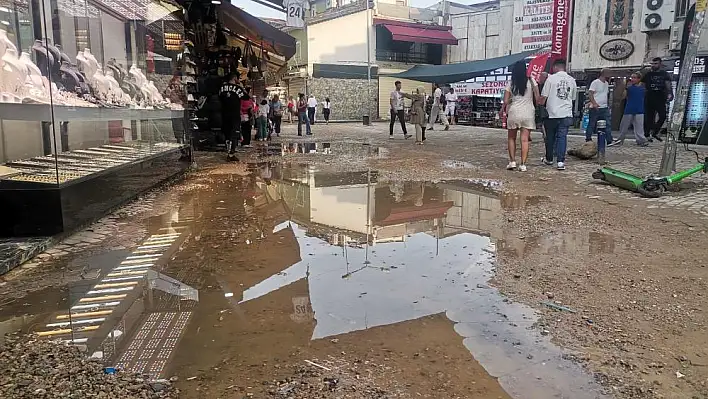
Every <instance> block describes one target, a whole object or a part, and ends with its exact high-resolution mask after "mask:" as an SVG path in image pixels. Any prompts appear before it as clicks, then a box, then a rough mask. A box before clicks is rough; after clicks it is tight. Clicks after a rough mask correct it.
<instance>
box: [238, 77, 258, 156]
mask: <svg viewBox="0 0 708 399" xmlns="http://www.w3.org/2000/svg"><path fill="white" fill-rule="evenodd" d="M249 93H250V88H248V87H247V88H246V94H245V95H244V97H243V98H242V99H241V146H242V147H243V148H250V147H251V130H252V129H253V122H254V119H255V110H254V104H253V99H251V97H250V94H249Z"/></svg>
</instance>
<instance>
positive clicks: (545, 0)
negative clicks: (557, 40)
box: [521, 0, 565, 51]
mask: <svg viewBox="0 0 708 399" xmlns="http://www.w3.org/2000/svg"><path fill="white" fill-rule="evenodd" d="M554 1H559V0H524V13H523V17H522V18H521V19H522V23H523V26H522V30H521V47H522V50H523V51H527V50H536V49H541V48H544V47H549V46H550V45H551V44H552V36H553V35H552V33H553V4H554ZM560 1H565V0H560Z"/></svg>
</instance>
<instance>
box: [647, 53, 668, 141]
mask: <svg viewBox="0 0 708 399" xmlns="http://www.w3.org/2000/svg"><path fill="white" fill-rule="evenodd" d="M642 83H644V87H645V88H646V93H645V96H644V137H646V138H647V139H649V142H650V143H651V142H652V141H653V139H656V140H657V141H662V140H661V137H659V131H660V130H661V127H662V126H664V122H666V105H667V104H668V103H670V102H671V101H673V100H674V94H673V90H672V89H671V76H670V75H669V73H668V72H666V71H664V70H663V69H661V58H659V57H656V58H654V59H652V60H651V70H650V71H649V72H647V73H646V74H645V75H644V77H642Z"/></svg>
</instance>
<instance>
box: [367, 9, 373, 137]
mask: <svg viewBox="0 0 708 399" xmlns="http://www.w3.org/2000/svg"><path fill="white" fill-rule="evenodd" d="M373 3H374V0H366V116H368V117H369V118H368V120H367V121H366V124H367V125H370V124H371V22H372V21H371V14H370V13H369V11H370V10H371V8H372V7H371V6H372V4H373Z"/></svg>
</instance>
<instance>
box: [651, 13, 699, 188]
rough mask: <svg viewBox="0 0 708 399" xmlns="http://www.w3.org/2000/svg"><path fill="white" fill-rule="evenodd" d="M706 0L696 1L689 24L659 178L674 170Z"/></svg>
mask: <svg viewBox="0 0 708 399" xmlns="http://www.w3.org/2000/svg"><path fill="white" fill-rule="evenodd" d="M707 3H708V0H697V1H696V16H695V17H694V19H693V23H692V24H691V30H690V31H689V33H688V42H687V43H686V52H685V55H684V57H683V59H682V60H681V69H680V70H679V81H678V84H677V85H676V96H675V97H674V108H673V110H672V112H671V118H670V119H669V129H668V132H669V134H667V135H666V142H665V143H664V152H663V154H662V156H661V167H660V168H659V176H669V175H670V174H671V173H672V172H673V171H674V170H676V150H677V148H678V145H677V143H676V137H677V136H678V135H679V133H680V131H681V128H682V126H683V117H684V115H685V114H686V102H687V100H688V90H689V85H690V83H691V77H692V76H693V64H694V62H695V61H694V60H695V59H696V54H697V53H698V42H699V41H700V38H701V30H702V28H703V21H704V20H705V17H706V5H707Z"/></svg>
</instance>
